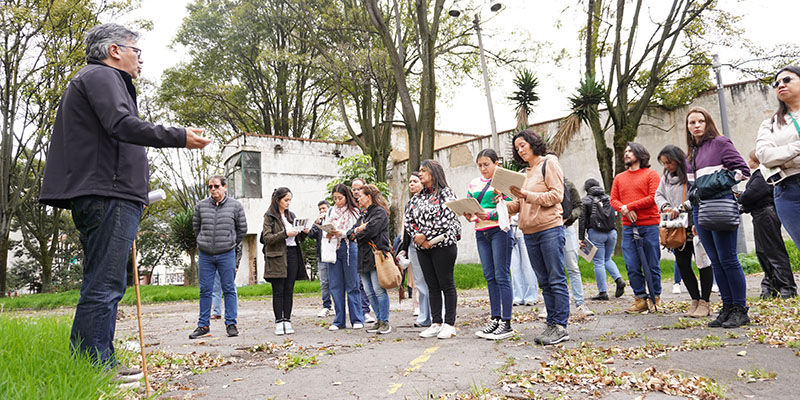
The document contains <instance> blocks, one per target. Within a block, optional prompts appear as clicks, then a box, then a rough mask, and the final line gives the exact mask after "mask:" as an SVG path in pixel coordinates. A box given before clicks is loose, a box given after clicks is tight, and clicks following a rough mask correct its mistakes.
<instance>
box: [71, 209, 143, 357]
mask: <svg viewBox="0 0 800 400" xmlns="http://www.w3.org/2000/svg"><path fill="white" fill-rule="evenodd" d="M70 209H71V210H72V221H73V222H74V223H75V227H76V228H77V229H78V232H80V241H81V245H82V246H83V281H82V282H81V297H80V299H79V300H78V306H77V307H76V308H75V319H74V320H73V322H72V332H71V333H70V336H69V339H70V343H71V350H72V352H73V353H85V354H86V355H87V356H89V358H91V359H92V360H93V361H94V362H95V363H97V364H104V365H105V366H106V367H109V368H112V367H114V366H116V365H117V360H116V358H115V357H114V330H115V329H116V326H117V325H116V324H117V304H118V303H119V301H120V300H122V296H123V295H124V294H125V281H126V272H127V267H128V253H130V251H131V246H132V245H133V240H134V238H135V237H136V230H137V229H138V228H139V218H141V216H142V204H140V203H137V202H133V201H128V200H122V199H117V198H112V197H101V196H83V197H78V198H75V199H72V201H71V203H70Z"/></svg>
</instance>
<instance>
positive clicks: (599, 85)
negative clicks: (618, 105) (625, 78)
mask: <svg viewBox="0 0 800 400" xmlns="http://www.w3.org/2000/svg"><path fill="white" fill-rule="evenodd" d="M605 91H606V89H605V87H604V86H603V82H602V81H600V82H598V81H596V80H595V79H594V78H593V77H591V76H589V77H586V79H585V80H581V84H580V86H579V87H578V94H576V95H575V96H572V97H570V98H569V101H570V103H572V112H573V114H575V115H577V116H578V118H580V120H581V121H582V122H589V118H597V117H598V115H597V106H598V105H600V103H602V102H603V97H604V96H605Z"/></svg>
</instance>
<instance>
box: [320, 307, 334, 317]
mask: <svg viewBox="0 0 800 400" xmlns="http://www.w3.org/2000/svg"><path fill="white" fill-rule="evenodd" d="M331 314H332V312H331V309H330V308H325V307H322V310H320V311H319V313H318V314H317V317H319V318H325V317H327V316H329V315H331Z"/></svg>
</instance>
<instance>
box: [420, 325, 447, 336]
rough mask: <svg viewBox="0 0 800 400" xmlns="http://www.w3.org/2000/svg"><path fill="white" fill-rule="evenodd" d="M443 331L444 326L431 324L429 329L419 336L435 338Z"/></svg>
mask: <svg viewBox="0 0 800 400" xmlns="http://www.w3.org/2000/svg"><path fill="white" fill-rule="evenodd" d="M441 330H442V324H431V326H429V327H428V329H425V330H424V331H422V332H420V333H419V335H420V336H421V337H434V336H436V335H438V334H439V331H441Z"/></svg>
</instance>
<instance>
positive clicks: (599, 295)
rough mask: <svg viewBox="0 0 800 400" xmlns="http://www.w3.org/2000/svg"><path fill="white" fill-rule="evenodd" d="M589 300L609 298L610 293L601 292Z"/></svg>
mask: <svg viewBox="0 0 800 400" xmlns="http://www.w3.org/2000/svg"><path fill="white" fill-rule="evenodd" d="M623 283H624V282H623ZM623 287H624V286H623ZM589 300H608V293H607V292H600V293H598V294H597V296H594V297H592V298H591V299H589Z"/></svg>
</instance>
